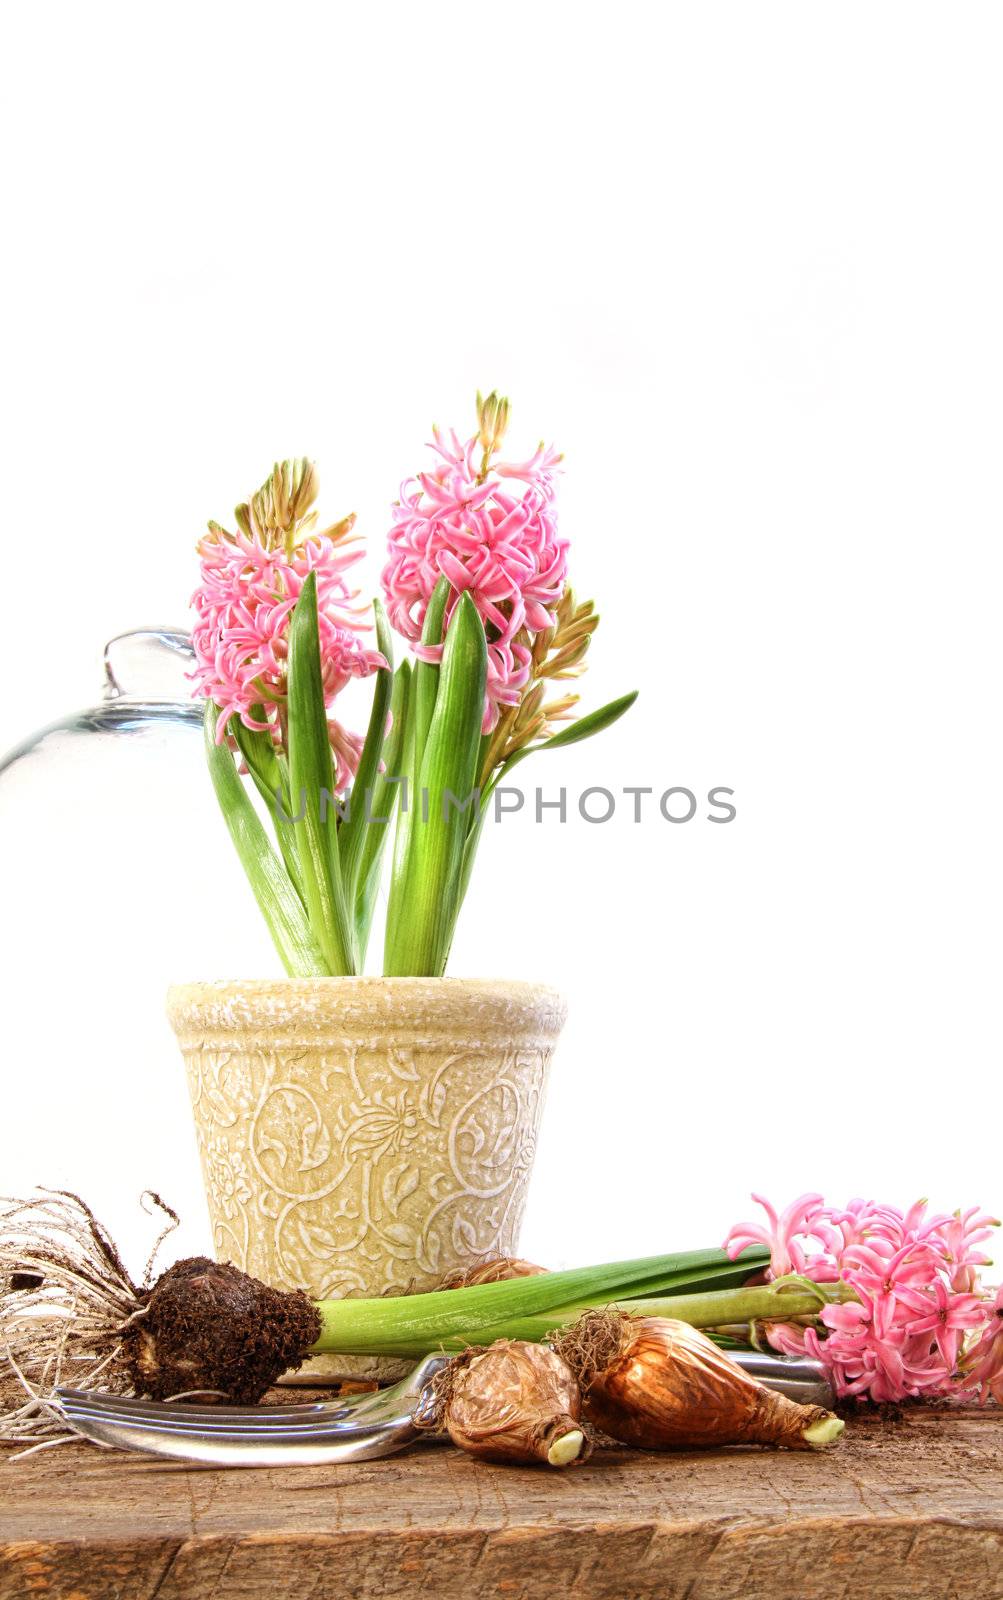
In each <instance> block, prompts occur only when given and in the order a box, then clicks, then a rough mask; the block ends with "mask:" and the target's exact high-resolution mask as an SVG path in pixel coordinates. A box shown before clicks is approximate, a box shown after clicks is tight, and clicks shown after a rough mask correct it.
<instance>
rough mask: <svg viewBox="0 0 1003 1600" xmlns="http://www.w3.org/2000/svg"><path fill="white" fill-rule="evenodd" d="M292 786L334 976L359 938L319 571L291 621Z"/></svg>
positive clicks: (351, 963) (313, 911)
mask: <svg viewBox="0 0 1003 1600" xmlns="http://www.w3.org/2000/svg"><path fill="white" fill-rule="evenodd" d="M288 737H289V787H290V791H291V804H292V812H293V818H294V820H293V827H294V828H295V831H296V842H297V846H298V849H299V858H300V871H301V874H302V879H303V897H304V900H305V902H306V908H307V914H308V916H309V918H310V927H311V928H312V930H313V935H314V938H315V939H316V941H317V944H318V945H319V946H320V949H321V952H322V954H323V956H324V959H325V961H326V962H327V968H328V972H329V974H330V975H331V976H332V977H345V976H347V975H350V974H351V973H353V972H354V971H355V940H354V937H353V934H352V927H351V923H350V920H349V915H348V906H347V901H346V897H345V885H344V880H343V878H342V871H341V861H340V857H339V851H338V809H337V805H336V803H335V792H334V764H333V761H332V759H331V739H330V733H329V730H328V724H327V706H326V701H325V698H324V681H323V676H322V672H321V661H320V639H319V632H318V624H317V577H316V574H315V573H313V572H311V573H310V574H309V576H308V577H307V579H306V581H305V582H304V584H303V588H302V590H301V592H300V597H299V600H298V601H297V602H296V609H295V611H294V612H293V615H292V620H291V622H290V624H289V735H288Z"/></svg>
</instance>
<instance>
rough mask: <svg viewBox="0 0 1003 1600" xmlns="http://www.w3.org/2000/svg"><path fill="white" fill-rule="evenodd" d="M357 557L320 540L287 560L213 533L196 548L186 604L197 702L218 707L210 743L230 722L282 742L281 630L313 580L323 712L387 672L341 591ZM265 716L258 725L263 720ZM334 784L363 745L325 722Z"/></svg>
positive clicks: (269, 545)
mask: <svg viewBox="0 0 1003 1600" xmlns="http://www.w3.org/2000/svg"><path fill="white" fill-rule="evenodd" d="M360 554H361V552H359V551H357V550H355V549H352V548H351V547H348V548H346V546H345V544H344V542H343V541H337V542H336V541H334V540H332V539H330V538H328V537H327V536H326V535H323V534H314V535H311V536H310V537H308V538H306V539H304V540H302V542H301V543H299V544H297V545H295V546H294V548H293V549H292V550H291V551H289V550H288V549H287V548H286V546H285V544H284V543H283V542H282V541H278V542H277V543H274V544H273V542H272V540H270V539H269V538H268V537H267V536H266V535H264V534H260V533H258V532H257V531H256V530H254V531H252V533H251V534H250V535H248V534H245V533H244V532H237V533H235V534H230V533H225V532H224V531H223V529H222V528H218V527H215V526H214V527H213V528H212V530H211V531H210V533H209V534H208V535H207V536H206V538H204V539H203V540H202V542H201V543H200V545H199V556H200V558H201V561H200V570H201V575H202V583H201V586H200V587H199V588H198V589H197V590H196V592H195V594H194V595H193V597H192V605H193V606H194V607H195V610H196V612H197V614H198V620H197V623H196V626H195V628H194V630H193V632H192V646H193V648H194V651H195V662H196V666H195V671H194V673H193V674H192V678H193V681H194V682H195V683H196V685H197V688H196V694H201V695H204V696H205V697H206V699H209V700H214V701H215V702H216V704H217V705H218V706H219V707H220V712H221V714H220V717H219V720H218V722H217V725H216V739H217V742H218V743H220V744H221V743H222V742H223V740H224V738H225V737H226V734H227V730H228V728H229V725H230V722H231V721H232V719H233V718H234V717H237V718H239V719H240V721H241V722H242V723H243V724H244V726H245V727H247V728H252V729H258V730H260V731H263V732H267V733H270V734H271V735H272V737H273V738H274V740H275V742H276V744H279V745H280V744H281V742H282V714H283V711H284V708H285V703H286V694H287V673H288V659H289V621H290V618H291V616H292V613H293V610H294V609H295V606H296V602H297V600H298V599H299V596H300V592H301V590H302V588H303V584H304V582H305V581H306V578H307V577H308V575H309V574H310V573H311V572H314V573H316V575H317V613H318V625H319V634H320V658H321V670H322V673H323V681H324V699H325V704H326V705H327V706H328V708H330V706H331V704H332V702H333V701H334V699H335V698H336V696H337V695H338V694H340V692H341V690H342V689H343V688H344V687H345V685H346V684H347V683H348V682H349V680H350V679H351V678H357V677H365V676H367V675H368V674H369V673H371V672H374V671H376V669H377V668H378V667H382V666H385V665H386V663H385V662H384V659H383V657H382V656H381V655H380V654H379V652H378V651H376V650H370V649H367V648H366V647H365V645H364V644H363V642H362V641H361V639H360V638H359V634H360V631H361V630H363V629H364V628H365V626H366V623H365V622H364V621H363V620H362V616H361V614H360V612H359V611H358V609H357V608H356V607H355V606H354V604H353V602H354V600H355V594H354V592H353V591H352V590H350V589H349V587H348V585H347V583H346V581H345V572H346V570H347V568H349V567H351V566H352V565H354V563H355V562H356V561H357V560H359V558H360ZM262 711H263V712H264V718H262V715H261V712H262ZM328 727H329V729H330V734H331V752H332V756H333V759H334V765H335V784H336V786H337V787H338V788H339V789H341V788H343V787H344V786H345V784H347V783H348V782H349V781H350V779H351V777H352V776H353V774H354V772H355V770H356V768H357V766H358V763H359V757H360V755H361V752H362V745H363V740H362V738H361V737H359V736H358V735H357V734H353V733H349V732H348V731H347V729H345V728H344V727H342V725H341V723H340V722H339V721H338V720H337V718H335V717H329V719H328Z"/></svg>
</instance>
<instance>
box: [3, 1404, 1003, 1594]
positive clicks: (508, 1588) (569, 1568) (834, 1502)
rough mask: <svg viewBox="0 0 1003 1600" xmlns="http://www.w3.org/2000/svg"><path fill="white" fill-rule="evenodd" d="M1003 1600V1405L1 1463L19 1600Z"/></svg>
mask: <svg viewBox="0 0 1003 1600" xmlns="http://www.w3.org/2000/svg"><path fill="white" fill-rule="evenodd" d="M377 1595H378V1596H395V1595H420V1596H423V1597H426V1600H451V1597H453V1596H460V1595H462V1596H466V1597H470V1596H492V1597H498V1600H530V1597H536V1596H547V1597H548V1600H555V1597H559V1596H563V1595H570V1596H573V1597H575V1600H594V1597H595V1600H598V1597H600V1596H602V1597H604V1600H605V1597H615V1600H642V1597H643V1600H648V1597H652V1600H654V1597H658V1600H758V1597H760V1596H761V1597H762V1600H816V1597H817V1600H858V1597H859V1600H969V1597H971V1600H1000V1597H1003V1418H1001V1416H1000V1414H999V1413H998V1412H996V1411H985V1412H972V1411H966V1412H963V1413H957V1412H955V1413H945V1412H930V1411H923V1410H920V1409H914V1410H908V1411H906V1412H905V1413H904V1414H903V1416H902V1418H901V1420H899V1421H895V1422H889V1421H880V1420H878V1419H877V1418H874V1417H869V1418H863V1419H858V1420H855V1421H854V1422H852V1423H851V1425H850V1427H849V1428H848V1430H847V1433H846V1435H845V1436H844V1442H843V1443H842V1445H841V1446H840V1447H839V1448H838V1449H836V1450H834V1451H831V1452H828V1453H826V1454H825V1455H801V1454H787V1453H780V1452H766V1451H751V1450H723V1451H718V1452H715V1453H713V1454H686V1455H675V1456H653V1455H642V1454H639V1453H635V1452H633V1451H626V1450H609V1451H600V1452H597V1454H596V1455H595V1456H594V1457H593V1459H592V1461H591V1462H590V1463H589V1464H588V1465H587V1466H585V1467H581V1468H576V1469H571V1470H568V1471H565V1472H554V1471H548V1470H547V1469H546V1468H540V1469H535V1470H534V1469H522V1468H504V1467H491V1466H488V1465H486V1464H485V1463H482V1462H476V1461H473V1460H471V1459H470V1458H469V1457H468V1456H465V1455H463V1454H461V1453H460V1452H459V1451H457V1450H454V1449H452V1448H449V1447H446V1446H434V1445H432V1446H430V1445H424V1446H419V1447H416V1448H414V1449H412V1450H410V1451H409V1452H407V1453H406V1454H405V1455H402V1456H398V1457H395V1458H392V1459H390V1460H386V1461H372V1462H362V1463H359V1464H358V1465H345V1466H340V1467H327V1468H316V1467H306V1468H303V1467H301V1468H292V1469H286V1470H282V1471H276V1470H274V1469H261V1470H230V1471H218V1470H215V1469H208V1468H192V1467H184V1466H182V1465H180V1464H178V1465H174V1464H166V1463H160V1462H157V1461H155V1460H153V1459H152V1458H146V1457H141V1456H138V1455H136V1456H133V1455H127V1454H120V1453H117V1452H111V1451H103V1450H99V1449H97V1448H95V1447H94V1446H89V1445H84V1444H72V1445H66V1446H61V1447H59V1448H58V1449H55V1450H48V1451H44V1452H42V1453H41V1454H39V1455H36V1456H33V1457H31V1458H28V1459H25V1460H22V1461H17V1462H11V1461H10V1460H9V1459H7V1457H6V1455H5V1454H0V1597H2V1600H32V1597H37V1600H181V1597H185V1600H187V1597H189V1596H191V1597H193V1600H194V1597H197V1600H261V1597H267V1600H328V1597H332V1596H339V1597H340V1596H346V1597H351V1600H356V1597H359V1600H365V1597H369V1596H377Z"/></svg>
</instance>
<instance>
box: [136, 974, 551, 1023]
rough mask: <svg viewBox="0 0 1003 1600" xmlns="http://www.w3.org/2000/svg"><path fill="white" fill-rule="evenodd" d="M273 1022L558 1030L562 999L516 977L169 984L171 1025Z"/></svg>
mask: <svg viewBox="0 0 1003 1600" xmlns="http://www.w3.org/2000/svg"><path fill="white" fill-rule="evenodd" d="M234 1006H236V1007H237V1008H238V1010H239V1011H240V1012H241V1013H242V1015H243V1016H244V1018H245V1019H247V1020H250V1019H251V1018H260V1019H261V1020H263V1021H264V1020H265V1019H270V1020H271V1021H274V1020H275V1019H276V1018H278V1017H279V1016H282V1015H283V1014H284V1015H285V1017H286V1018H287V1019H288V1020H291V1019H292V1018H294V1017H296V1016H301V1017H306V1016H310V1017H313V1018H319V1017H320V1016H323V1015H327V1016H336V1015H339V1014H344V1013H346V1012H352V1013H355V1014H357V1015H360V1016H361V1015H366V1014H368V1015H370V1016H377V1015H383V1016H392V1017H397V1018H403V1017H406V1016H408V1015H411V1016H412V1017H416V1016H420V1015H426V1016H436V1017H438V1018H439V1019H440V1020H445V1018H446V1017H447V1016H450V1015H451V1016H454V1017H457V1018H458V1017H470V1016H472V1015H478V1016H481V1017H483V1018H487V1017H489V1016H491V1015H495V1016H496V1017H498V1019H499V1020H500V1019H501V1018H502V1017H503V1016H506V1015H507V1016H508V1017H509V1018H510V1019H511V1020H515V1018H516V1017H517V1016H518V1017H520V1018H523V1019H525V1020H527V1021H528V1020H529V1019H530V1018H534V1019H536V1020H537V1022H538V1023H541V1022H543V1019H544V1018H546V1019H547V1021H548V1022H549V1024H550V1026H551V1027H556V1028H557V1029H558V1030H559V1029H560V1027H561V1025H562V1024H563V1022H564V1019H565V1017H566V1015H567V1004H566V1002H565V999H564V997H563V995H561V994H560V993H558V991H557V990H556V989H552V988H550V987H548V986H547V985H545V984H537V983H528V982H526V981H525V980H524V979H518V978H378V977H346V978H234V979H227V978H217V979H214V980H212V981H211V982H198V983H183V984H174V985H172V987H171V988H170V989H169V990H168V993H167V1011H168V1015H169V1016H170V1018H171V1021H172V1022H173V1023H174V1024H175V1026H177V1025H178V1024H183V1023H188V1024H191V1023H192V1022H193V1021H194V1020H195V1019H196V1018H197V1017H201V1018H202V1019H203V1020H208V1019H209V1018H220V1017H222V1016H223V1015H224V1013H225V1014H227V1015H229V1014H231V1012H232V1008H233V1007H234Z"/></svg>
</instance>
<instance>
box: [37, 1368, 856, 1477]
mask: <svg viewBox="0 0 1003 1600" xmlns="http://www.w3.org/2000/svg"><path fill="white" fill-rule="evenodd" d="M729 1353H730V1354H731V1355H732V1356H733V1357H734V1359H735V1360H736V1361H737V1362H738V1363H739V1365H740V1366H741V1367H742V1368H743V1369H744V1370H745V1371H746V1372H748V1373H749V1375H750V1377H754V1378H756V1379H757V1380H758V1381H759V1382H760V1383H763V1384H766V1385H767V1387H768V1388H771V1389H776V1390H778V1391H779V1393H781V1394H785V1395H787V1396H789V1398H790V1399H792V1400H799V1401H800V1402H801V1403H802V1404H803V1405H822V1406H829V1405H831V1404H832V1391H831V1389H830V1388H829V1385H828V1383H827V1381H826V1379H825V1375H824V1372H823V1369H822V1366H821V1364H820V1363H819V1362H817V1361H809V1360H807V1359H804V1360H802V1359H800V1358H797V1357H792V1356H776V1355H769V1354H765V1353H764V1354H759V1353H757V1352H755V1351H745V1350H739V1351H731V1352H729ZM448 1359H449V1358H448V1356H443V1355H430V1356H426V1357H425V1358H424V1360H423V1361H420V1362H419V1363H418V1365H417V1366H416V1367H415V1369H414V1371H413V1372H412V1373H411V1375H410V1377H408V1378H405V1379H404V1380H403V1381H402V1382H400V1383H395V1384H393V1385H392V1387H390V1388H388V1389H381V1390H379V1391H378V1392H376V1393H369V1394H354V1395H348V1396H346V1397H344V1398H342V1399H338V1400H312V1401H307V1402H305V1403H298V1404H291V1405H279V1406H227V1405H201V1406H200V1405H190V1404H187V1403H183V1402H180V1401H174V1400H171V1401H156V1400H135V1399H126V1398H123V1397H121V1396H119V1395H110V1394H100V1393H97V1392H95V1391H93V1390H88V1389H58V1390H57V1391H56V1401H57V1404H58V1406H59V1409H60V1411H61V1412H62V1414H63V1416H64V1417H65V1419H66V1421H67V1422H68V1423H69V1425H70V1426H71V1427H72V1428H73V1429H74V1430H75V1431H76V1432H77V1433H79V1434H81V1435H82V1436H83V1437H84V1438H85V1439H92V1440H94V1441H95V1443H97V1444H102V1445H117V1446H118V1447H119V1448H121V1449H126V1450H142V1451H145V1452H146V1453H147V1454H149V1455H154V1456H173V1457H174V1458H175V1459H177V1460H179V1461H201V1462H204V1463H205V1464H206V1465H208V1466H214V1467H285V1466H320V1465H323V1464H325V1463H327V1462H334V1461H366V1460H372V1459H373V1458H374V1457H376V1456H389V1455H394V1454H395V1453H396V1452H397V1451H398V1450H403V1449H405V1448H406V1447H407V1446H408V1445H409V1444H412V1443H413V1442H414V1441H415V1440H416V1439H434V1438H435V1437H436V1435H435V1434H434V1433H432V1432H430V1431H428V1430H427V1429H422V1427H421V1426H420V1420H421V1417H422V1412H423V1408H424V1407H426V1406H427V1405H428V1401H429V1399H430V1395H429V1385H430V1384H431V1382H432V1379H433V1378H434V1377H435V1375H436V1373H437V1372H440V1371H441V1370H442V1368H443V1367H444V1366H445V1365H446V1363H447V1361H448Z"/></svg>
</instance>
